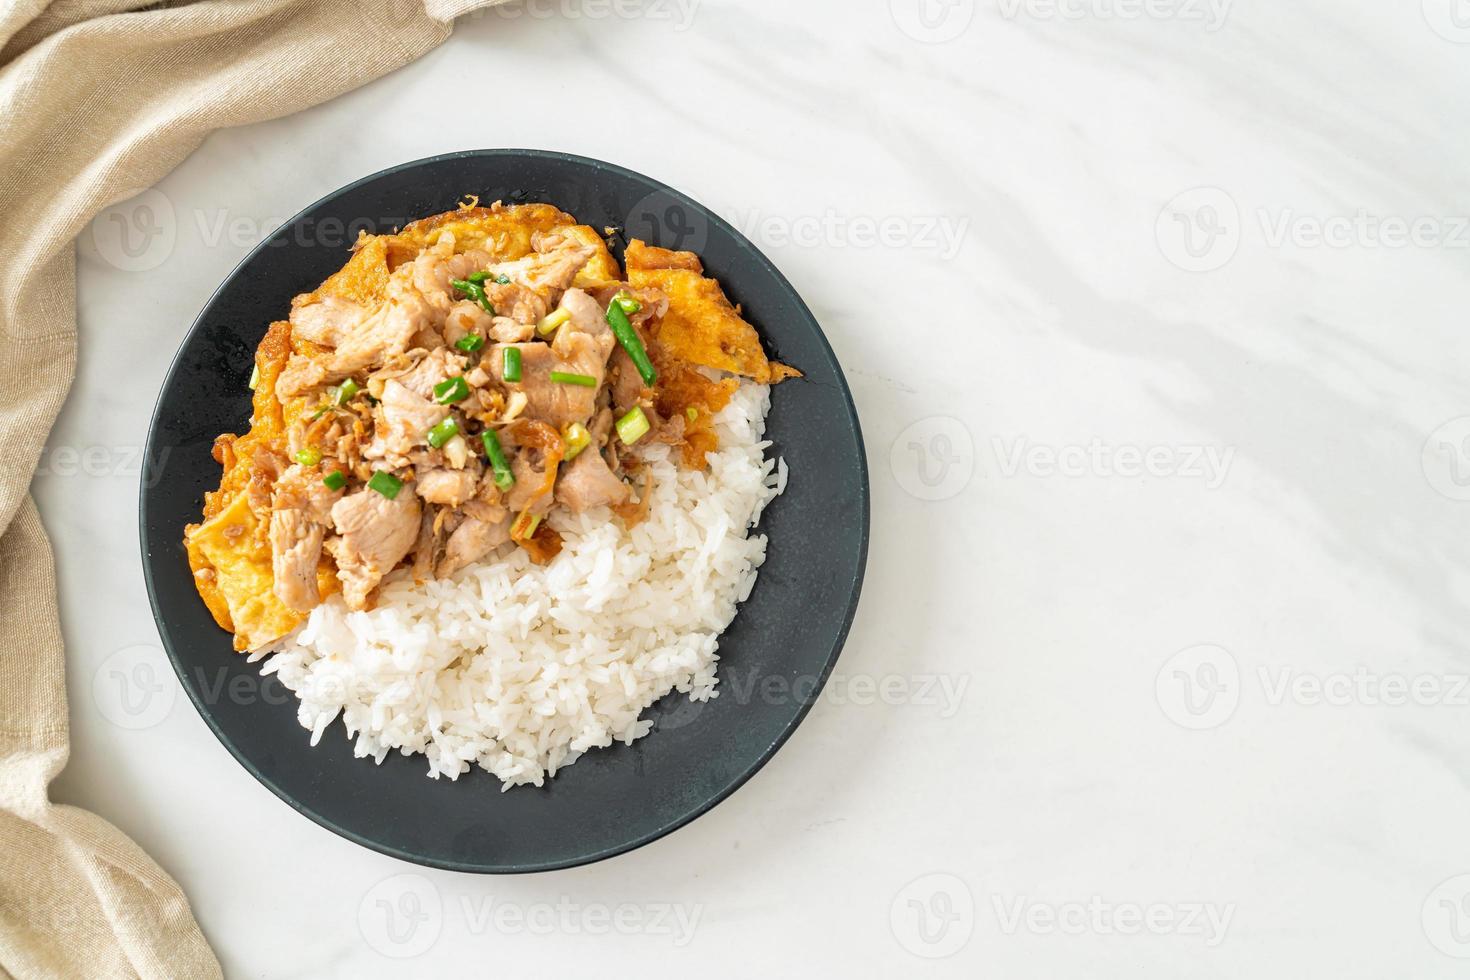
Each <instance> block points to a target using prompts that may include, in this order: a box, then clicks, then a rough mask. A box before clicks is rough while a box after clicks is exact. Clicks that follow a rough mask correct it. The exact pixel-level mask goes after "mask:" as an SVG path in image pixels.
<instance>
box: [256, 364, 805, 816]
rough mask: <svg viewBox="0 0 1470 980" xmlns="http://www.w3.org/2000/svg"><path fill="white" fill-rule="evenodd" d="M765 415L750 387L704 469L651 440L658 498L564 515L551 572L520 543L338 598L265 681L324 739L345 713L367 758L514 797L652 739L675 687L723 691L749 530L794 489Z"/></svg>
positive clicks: (727, 416)
mask: <svg viewBox="0 0 1470 980" xmlns="http://www.w3.org/2000/svg"><path fill="white" fill-rule="evenodd" d="M769 405H770V392H769V389H768V388H766V387H765V386H763V385H755V384H748V383H747V384H742V385H741V387H740V389H739V390H738V391H737V392H736V394H735V396H734V397H733V398H732V399H731V401H730V404H729V406H728V407H727V408H726V409H725V410H724V411H723V412H721V413H720V415H719V416H718V417H717V418H716V420H715V422H716V425H717V428H718V430H719V436H720V450H719V451H718V452H717V453H712V454H711V455H710V467H709V471H708V472H691V471H689V470H685V469H681V468H678V467H676V466H675V465H674V462H673V459H672V456H671V451H670V449H669V447H667V446H650V447H648V449H647V450H645V454H644V455H645V458H646V459H647V461H648V463H649V465H650V466H651V467H652V471H653V478H654V491H653V493H654V496H653V502H652V504H651V506H650V508H649V512H648V518H647V519H646V520H645V521H643V522H642V523H640V524H639V525H638V526H637V527H635V528H634V529H633V530H632V531H627V530H624V528H623V527H622V525H621V523H620V522H618V521H616V520H612V519H611V518H610V516H609V515H608V513H607V512H606V511H605V510H600V511H589V512H587V513H586V514H583V515H580V516H573V515H568V514H564V513H561V512H559V511H558V512H557V513H556V514H553V516H552V517H551V518H550V520H551V523H552V526H553V527H555V528H556V529H557V530H558V531H560V532H561V534H562V536H563V538H564V540H565V543H564V546H563V549H562V552H561V554H560V555H558V556H557V557H556V558H555V559H554V560H553V561H552V562H551V563H550V564H549V565H546V566H545V567H538V566H536V565H533V564H531V562H530V561H529V560H528V559H527V557H526V553H525V552H524V551H523V550H521V549H519V548H509V549H502V550H504V551H506V552H507V553H506V554H505V555H504V556H503V557H502V556H499V555H497V556H495V557H492V558H490V559H488V560H487V561H486V562H485V563H483V564H481V565H479V566H475V567H472V568H467V569H465V570H464V571H462V572H460V573H459V574H458V575H456V576H455V577H454V578H452V579H448V580H444V581H435V582H429V583H426V584H424V585H422V586H419V585H415V584H414V583H413V581H412V578H411V576H409V575H408V574H407V573H406V572H399V573H397V574H396V575H395V576H393V577H391V578H390V579H389V581H388V582H387V583H386V584H385V585H384V587H383V590H382V598H381V600H380V601H379V603H378V606H377V608H376V609H374V610H372V611H370V612H350V611H349V610H348V609H347V608H346V606H344V605H343V603H342V601H341V598H340V597H337V596H334V597H333V598H332V599H331V600H330V601H328V602H326V603H324V604H322V605H321V606H319V607H317V608H316V609H315V610H314V611H313V612H312V614H311V616H310V618H309V619H308V620H307V622H306V624H305V625H304V626H302V628H301V629H300V630H299V631H297V632H296V633H295V634H293V635H291V636H289V637H287V638H286V639H285V640H283V641H281V643H280V644H278V645H277V647H276V648H275V649H276V650H277V651H279V652H273V653H270V654H263V655H264V656H269V659H268V660H266V662H265V663H264V664H263V665H262V672H263V673H274V674H276V675H277V676H278V677H279V678H280V679H281V681H282V682H283V683H284V684H285V685H286V687H288V688H290V689H291V690H292V691H293V692H295V694H296V696H297V698H299V699H300V701H301V705H300V708H299V710H298V712H297V717H298V718H299V719H300V721H301V724H302V726H304V727H305V728H307V729H309V730H310V731H311V742H312V744H313V745H315V744H316V743H317V742H318V741H319V740H320V739H321V737H322V735H323V733H324V732H326V730H327V729H328V728H329V727H330V726H331V724H332V722H333V721H335V720H336V719H337V718H338V717H340V718H341V719H342V722H343V724H344V725H345V726H346V729H347V734H348V737H355V738H356V743H355V749H354V752H355V754H356V755H357V756H358V757H363V756H371V757H372V758H374V759H375V760H377V761H378V762H382V761H383V759H384V757H386V756H387V754H388V753H389V752H390V751H392V750H394V749H397V750H398V751H400V752H403V753H404V754H405V755H412V754H415V753H423V755H424V757H425V759H426V760H427V762H428V764H429V775H430V776H432V777H435V778H437V777H439V776H441V775H443V776H448V777H449V778H450V779H454V778H457V777H458V776H459V775H460V774H461V773H465V772H468V771H469V769H470V766H471V765H472V764H474V765H479V766H480V767H482V768H484V769H487V770H489V771H490V772H492V773H494V774H495V775H496V776H499V777H500V778H501V780H503V781H504V785H503V786H502V789H508V788H510V787H511V786H518V785H522V784H525V783H532V784H535V785H537V786H540V785H542V783H543V782H544V781H545V779H546V777H547V776H552V775H555V774H556V772H557V770H559V769H561V768H563V767H565V766H569V765H571V764H572V763H573V762H575V761H577V759H578V757H580V756H581V754H582V753H583V752H586V751H587V750H588V749H593V748H599V747H604V746H608V745H611V744H612V743H613V741H614V740H617V741H620V742H625V743H626V742H632V741H633V740H634V739H636V738H641V737H643V736H644V735H646V734H648V731H649V729H650V728H651V727H652V724H653V723H652V722H651V721H647V720H640V719H639V715H640V714H642V713H643V711H644V709H646V708H647V707H648V706H649V705H651V704H653V702H655V701H657V700H658V699H659V698H661V697H663V696H664V695H665V694H668V693H669V692H670V691H674V690H677V691H680V692H682V693H684V694H687V695H688V696H689V697H690V698H691V699H693V700H696V701H703V700H707V699H709V698H712V697H714V696H715V695H716V693H717V692H716V691H715V685H716V683H717V677H716V675H715V671H716V667H717V665H718V660H719V657H718V656H717V654H716V650H717V648H718V646H719V636H720V634H721V632H723V631H724V629H725V627H726V626H728V625H729V624H730V621H731V620H732V619H733V618H734V616H735V607H736V603H738V602H742V601H744V600H745V598H746V597H748V596H749V595H750V590H751V588H752V586H754V584H755V577H756V569H757V568H759V566H760V565H761V563H762V562H763V561H764V560H765V553H766V539H765V536H764V535H758V534H757V535H751V534H749V530H750V528H751V527H752V526H753V525H754V524H755V522H756V521H757V520H758V519H759V517H760V512H761V509H762V508H764V507H765V505H766V504H767V503H768V502H770V500H771V499H772V498H774V497H775V496H776V495H777V494H779V493H780V492H781V490H782V489H784V487H785V483H786V466H785V463H784V462H780V463H779V464H778V463H777V461H774V460H770V459H766V458H765V450H766V448H767V447H768V446H769V445H770V443H768V442H763V441H762V439H761V437H762V435H763V434H764V431H765V416H766V412H767V410H768V408H769Z"/></svg>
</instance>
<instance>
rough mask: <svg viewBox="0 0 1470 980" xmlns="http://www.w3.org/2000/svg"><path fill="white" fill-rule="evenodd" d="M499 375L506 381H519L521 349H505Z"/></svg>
mask: <svg viewBox="0 0 1470 980" xmlns="http://www.w3.org/2000/svg"><path fill="white" fill-rule="evenodd" d="M500 375H501V377H503V378H505V380H506V381H519V380H521V349H520V348H519V347H507V348H505V359H504V361H502V362H501V369H500Z"/></svg>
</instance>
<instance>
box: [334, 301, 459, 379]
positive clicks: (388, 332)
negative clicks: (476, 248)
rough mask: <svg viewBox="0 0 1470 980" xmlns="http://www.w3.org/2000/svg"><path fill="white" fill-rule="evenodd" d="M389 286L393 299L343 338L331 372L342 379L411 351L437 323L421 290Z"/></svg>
mask: <svg viewBox="0 0 1470 980" xmlns="http://www.w3.org/2000/svg"><path fill="white" fill-rule="evenodd" d="M393 285H394V284H391V283H390V286H389V294H390V295H389V299H388V302H386V303H384V304H383V305H382V306H380V307H378V309H376V310H374V311H373V312H372V313H371V314H370V315H369V316H368V317H367V318H366V319H364V320H363V321H362V322H361V323H360V324H359V325H358V327H357V328H356V329H355V330H353V331H352V332H351V333H349V334H347V335H346V336H345V337H343V338H342V342H341V343H339V344H338V345H337V351H336V355H335V356H334V357H333V358H332V360H331V361H330V363H329V365H328V369H329V370H330V371H331V372H332V373H333V374H335V375H338V376H339V378H345V377H347V376H348V375H351V374H356V373H357V372H359V371H363V370H366V369H368V368H372V367H377V366H378V365H380V364H382V363H383V362H384V361H385V360H386V359H387V358H388V357H389V356H391V355H393V354H402V353H403V352H404V351H406V350H408V349H409V347H410V346H411V344H412V341H413V339H414V337H415V335H417V334H418V333H419V332H420V331H421V330H424V329H426V328H427V329H431V328H433V326H434V325H435V323H436V322H437V318H436V316H435V313H434V308H433V307H432V306H431V305H429V303H428V301H427V300H425V299H424V296H423V294H422V293H419V292H418V291H417V290H414V289H411V288H406V287H401V288H397V289H394V288H393Z"/></svg>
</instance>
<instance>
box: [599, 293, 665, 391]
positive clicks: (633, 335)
mask: <svg viewBox="0 0 1470 980" xmlns="http://www.w3.org/2000/svg"><path fill="white" fill-rule="evenodd" d="M607 324H608V326H610V327H612V331H613V336H614V337H616V338H618V343H620V344H622V345H623V350H625V351H627V352H628V356H629V357H631V358H632V359H633V366H634V367H636V368H637V369H638V376H639V377H640V378H642V379H643V383H644V384H646V385H648V386H649V387H652V386H653V383H654V382H655V381H657V380H658V372H657V371H655V370H654V369H653V362H652V361H650V360H649V359H648V351H646V350H644V349H643V341H641V340H639V339H638V331H636V330H634V329H633V324H632V323H631V322H630V321H629V320H628V314H626V313H624V312H623V308H622V307H621V306H619V305H618V304H617V303H609V304H607Z"/></svg>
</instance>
